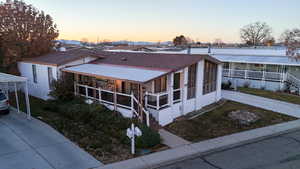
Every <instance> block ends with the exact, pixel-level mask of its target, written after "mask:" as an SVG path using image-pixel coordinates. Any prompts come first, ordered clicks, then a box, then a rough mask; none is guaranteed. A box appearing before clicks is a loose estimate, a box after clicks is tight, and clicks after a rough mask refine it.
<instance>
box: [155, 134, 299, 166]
mask: <svg viewBox="0 0 300 169" xmlns="http://www.w3.org/2000/svg"><path fill="white" fill-rule="evenodd" d="M160 169H300V130H298V131H296V132H292V133H289V134H285V135H281V136H277V137H272V138H268V139H265V140H262V141H258V142H253V143H250V144H246V145H242V146H239V147H235V148H232V149H228V150H224V151H220V152H215V153H211V154H208V155H205V156H200V157H196V158H194V159H189V160H185V161H182V162H177V163H174V164H172V165H169V166H164V167H161V168H160Z"/></svg>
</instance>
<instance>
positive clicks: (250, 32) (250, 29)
mask: <svg viewBox="0 0 300 169" xmlns="http://www.w3.org/2000/svg"><path fill="white" fill-rule="evenodd" d="M271 33H272V29H271V27H270V26H268V25H267V24H266V23H265V22H255V23H252V24H249V25H246V26H244V27H243V28H241V30H240V36H241V40H242V41H244V42H245V43H247V44H248V45H259V44H262V43H263V40H265V39H266V38H269V37H271Z"/></svg>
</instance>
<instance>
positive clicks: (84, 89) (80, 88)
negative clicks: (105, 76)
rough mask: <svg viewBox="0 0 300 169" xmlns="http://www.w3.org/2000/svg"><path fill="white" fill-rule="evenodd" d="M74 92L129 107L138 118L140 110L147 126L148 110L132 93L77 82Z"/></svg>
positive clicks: (106, 102) (102, 101)
mask: <svg viewBox="0 0 300 169" xmlns="http://www.w3.org/2000/svg"><path fill="white" fill-rule="evenodd" d="M74 89H75V94H76V95H79V96H82V97H85V98H88V99H92V100H96V101H98V102H100V103H105V104H109V105H114V106H118V107H121V108H125V109H129V110H131V111H132V112H133V114H134V115H135V116H136V117H138V118H139V119H140V120H141V119H142V117H141V115H139V113H138V111H139V110H141V112H142V113H144V114H145V115H146V123H147V125H148V126H149V125H150V122H149V112H148V111H147V110H145V108H144V107H143V106H142V105H141V104H140V103H139V101H138V100H137V99H136V98H135V96H134V95H133V94H125V93H119V92H113V91H109V90H104V89H101V88H94V87H91V86H87V85H81V84H78V83H75V84H74Z"/></svg>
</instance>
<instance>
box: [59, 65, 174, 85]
mask: <svg viewBox="0 0 300 169" xmlns="http://www.w3.org/2000/svg"><path fill="white" fill-rule="evenodd" d="M62 71H64V72H69V73H76V74H81V75H86V76H93V77H97V78H108V79H113V80H125V81H131V82H134V83H147V82H149V81H151V80H153V79H156V78H159V77H161V76H164V75H166V74H168V73H170V71H163V70H150V69H143V68H137V67H127V66H120V65H109V64H82V65H78V66H72V67H68V68H64V69H62Z"/></svg>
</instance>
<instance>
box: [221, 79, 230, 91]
mask: <svg viewBox="0 0 300 169" xmlns="http://www.w3.org/2000/svg"><path fill="white" fill-rule="evenodd" d="M231 85H232V83H231V81H228V82H227V83H222V89H224V90H230V89H232V88H231Z"/></svg>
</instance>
